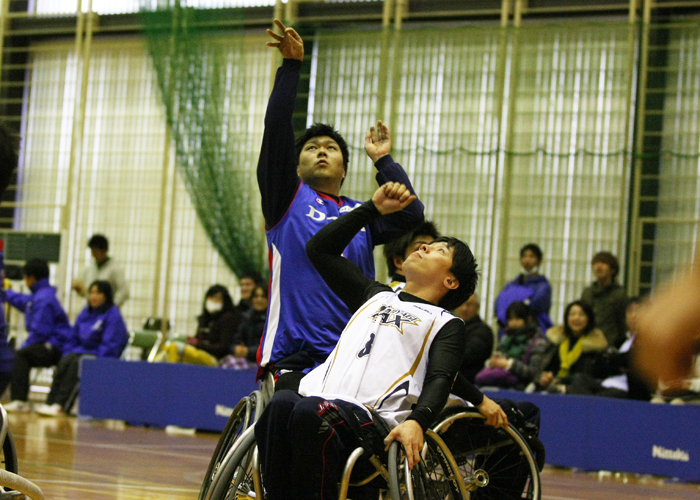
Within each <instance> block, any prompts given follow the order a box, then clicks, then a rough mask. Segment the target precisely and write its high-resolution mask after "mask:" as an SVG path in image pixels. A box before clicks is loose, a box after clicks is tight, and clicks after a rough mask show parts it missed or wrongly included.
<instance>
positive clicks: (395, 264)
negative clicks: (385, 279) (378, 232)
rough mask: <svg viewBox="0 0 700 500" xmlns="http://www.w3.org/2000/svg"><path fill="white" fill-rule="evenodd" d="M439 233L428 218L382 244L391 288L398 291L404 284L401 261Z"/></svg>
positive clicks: (404, 278) (404, 277)
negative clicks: (411, 229) (412, 228)
mask: <svg viewBox="0 0 700 500" xmlns="http://www.w3.org/2000/svg"><path fill="white" fill-rule="evenodd" d="M438 236H440V233H439V232H438V230H437V227H435V224H434V223H433V222H431V221H429V220H426V221H423V222H421V223H420V224H419V225H418V226H417V227H416V228H415V229H414V230H413V231H411V232H409V233H407V234H404V235H403V236H401V237H400V238H397V239H395V240H393V241H390V242H389V243H387V244H386V245H384V259H386V267H387V270H388V272H389V276H391V285H390V286H391V288H393V289H394V291H396V292H399V291H401V290H402V289H403V287H404V286H405V285H406V276H405V275H404V274H403V262H404V261H405V260H406V259H407V258H408V256H409V255H411V254H412V253H413V252H415V251H416V250H418V249H419V248H420V246H421V245H423V244H427V243H430V242H431V241H433V240H434V239H435V238H437V237H438Z"/></svg>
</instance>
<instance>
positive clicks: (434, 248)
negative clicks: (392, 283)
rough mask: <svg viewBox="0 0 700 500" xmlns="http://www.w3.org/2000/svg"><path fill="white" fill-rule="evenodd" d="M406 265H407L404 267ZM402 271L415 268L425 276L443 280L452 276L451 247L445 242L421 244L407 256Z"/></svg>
mask: <svg viewBox="0 0 700 500" xmlns="http://www.w3.org/2000/svg"><path fill="white" fill-rule="evenodd" d="M406 266H408V267H406ZM403 268H404V271H406V270H409V269H411V270H415V271H417V272H420V273H421V274H423V275H425V276H432V277H434V278H435V279H439V280H440V281H443V280H444V279H445V278H446V277H448V276H452V273H451V272H450V269H451V268H452V249H451V248H450V247H449V246H448V245H447V243H446V242H444V241H441V242H439V243H430V244H425V243H424V244H422V245H421V246H420V247H419V248H418V250H416V251H415V252H413V253H412V254H411V255H409V256H408V258H407V259H406V261H405V262H404V264H403Z"/></svg>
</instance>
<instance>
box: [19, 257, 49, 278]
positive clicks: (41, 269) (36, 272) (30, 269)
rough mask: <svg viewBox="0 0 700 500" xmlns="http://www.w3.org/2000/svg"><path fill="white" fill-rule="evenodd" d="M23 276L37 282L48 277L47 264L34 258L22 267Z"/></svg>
mask: <svg viewBox="0 0 700 500" xmlns="http://www.w3.org/2000/svg"><path fill="white" fill-rule="evenodd" d="M24 275H25V276H31V277H32V278H34V279H35V280H37V281H39V280H42V279H44V278H48V277H49V263H48V262H46V261H45V260H44V259H39V258H34V259H31V260H29V261H27V263H26V264H25V265H24Z"/></svg>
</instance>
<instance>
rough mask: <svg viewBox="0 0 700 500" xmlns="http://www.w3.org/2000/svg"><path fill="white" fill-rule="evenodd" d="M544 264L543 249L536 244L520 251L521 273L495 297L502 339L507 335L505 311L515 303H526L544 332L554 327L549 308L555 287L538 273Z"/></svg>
mask: <svg viewBox="0 0 700 500" xmlns="http://www.w3.org/2000/svg"><path fill="white" fill-rule="evenodd" d="M541 264H542V250H541V249H540V247H539V246H537V245H535V244H534V243H528V244H527V245H525V246H524V247H522V248H521V249H520V265H521V266H522V271H521V273H520V274H519V275H517V276H516V277H515V279H514V280H513V281H511V282H510V283H506V286H504V287H503V290H501V293H499V294H498V297H496V306H495V311H496V318H497V319H498V324H499V326H500V327H501V331H500V332H499V338H501V337H503V334H504V333H505V332H504V331H503V329H504V328H505V325H506V323H507V322H508V320H507V318H506V311H507V310H508V306H509V305H510V304H512V303H513V302H516V301H520V302H524V303H525V304H527V305H528V306H530V309H531V310H532V316H533V318H534V319H535V321H537V323H538V324H539V325H540V330H541V331H543V332H545V331H547V330H548V329H549V328H551V327H552V326H554V323H552V320H551V319H550V317H549V308H550V307H551V305H552V286H551V285H550V284H549V281H548V280H547V278H546V277H544V276H542V275H541V274H540V273H539V270H540V265H541Z"/></svg>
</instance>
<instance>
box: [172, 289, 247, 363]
mask: <svg viewBox="0 0 700 500" xmlns="http://www.w3.org/2000/svg"><path fill="white" fill-rule="evenodd" d="M239 323H240V313H239V312H238V310H237V309H236V307H235V306H234V305H233V300H231V295H230V294H229V293H228V290H227V289H226V287H224V286H222V285H213V286H212V287H210V288H209V290H207V293H206V294H204V302H203V304H202V314H200V315H199V317H198V318H197V324H198V326H197V334H196V335H195V336H194V337H190V338H189V339H187V345H184V346H182V345H179V344H178V343H177V342H170V343H168V345H166V346H165V348H164V349H165V351H166V361H168V362H171V363H176V362H178V361H180V362H182V363H194V364H198V365H208V366H217V365H218V364H219V360H220V359H221V358H223V357H224V356H226V355H227V354H228V353H229V349H230V347H231V342H233V337H234V335H235V333H236V330H237V329H238V324H239Z"/></svg>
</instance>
